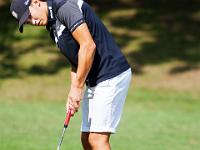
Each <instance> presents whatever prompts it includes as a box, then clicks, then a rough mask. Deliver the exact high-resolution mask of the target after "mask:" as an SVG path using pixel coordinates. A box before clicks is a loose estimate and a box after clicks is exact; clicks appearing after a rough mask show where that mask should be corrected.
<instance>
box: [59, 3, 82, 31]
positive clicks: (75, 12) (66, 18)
mask: <svg viewBox="0 0 200 150" xmlns="http://www.w3.org/2000/svg"><path fill="white" fill-rule="evenodd" d="M57 17H58V19H59V21H60V22H61V23H62V24H63V25H65V26H66V27H67V28H68V29H69V30H70V31H71V32H73V31H74V30H75V29H76V28H77V27H78V26H79V25H81V24H82V23H84V22H85V21H84V18H83V14H82V10H81V5H80V3H78V1H77V0H68V1H67V2H66V3H65V4H64V5H63V6H61V7H60V8H59V10H58V12H57Z"/></svg>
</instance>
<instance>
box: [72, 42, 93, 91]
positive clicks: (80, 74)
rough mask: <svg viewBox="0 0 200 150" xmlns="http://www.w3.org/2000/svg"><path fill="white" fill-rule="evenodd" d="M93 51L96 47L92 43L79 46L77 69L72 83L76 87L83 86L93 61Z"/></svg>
mask: <svg viewBox="0 0 200 150" xmlns="http://www.w3.org/2000/svg"><path fill="white" fill-rule="evenodd" d="M95 49H96V46H95V44H94V43H93V42H90V43H87V44H84V45H81V46H80V49H79V53H78V68H77V73H76V78H75V80H74V82H73V84H74V85H75V86H76V87H80V88H82V87H83V86H84V83H85V80H86V77H87V75H88V73H89V71H90V69H91V66H92V63H93V60H94V55H95Z"/></svg>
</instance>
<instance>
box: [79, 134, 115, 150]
mask: <svg viewBox="0 0 200 150" xmlns="http://www.w3.org/2000/svg"><path fill="white" fill-rule="evenodd" d="M109 139H110V133H108V132H102V133H96V132H82V135H81V141H82V145H83V149H84V150H111V147H110V143H109Z"/></svg>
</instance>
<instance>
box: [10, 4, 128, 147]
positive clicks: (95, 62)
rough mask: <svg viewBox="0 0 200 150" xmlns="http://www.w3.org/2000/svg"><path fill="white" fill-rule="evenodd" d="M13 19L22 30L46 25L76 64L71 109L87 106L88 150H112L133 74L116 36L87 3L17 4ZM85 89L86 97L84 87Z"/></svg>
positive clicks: (84, 132) (84, 115)
mask: <svg viewBox="0 0 200 150" xmlns="http://www.w3.org/2000/svg"><path fill="white" fill-rule="evenodd" d="M10 11H11V14H12V15H13V17H14V18H15V19H16V20H17V21H18V24H19V31H20V32H23V25H24V24H30V25H34V26H46V28H47V30H48V31H49V33H50V36H51V38H52V39H53V40H54V41H55V43H56V44H57V46H58V48H59V49H60V51H61V53H62V54H63V55H64V56H65V57H66V59H67V60H68V61H69V63H70V65H71V89H70V91H69V94H68V98H67V103H66V109H67V111H69V109H70V110H72V111H71V112H72V115H74V113H75V112H77V111H78V108H79V106H80V102H81V101H82V125H81V133H82V134H81V141H82V145H83V149H84V150H110V149H111V147H110V144H109V138H110V135H111V133H115V132H116V128H117V126H118V124H119V121H120V118H121V114H122V109H123V105H124V101H125V98H126V95H127V91H128V87H129V84H130V81H131V69H130V66H129V64H128V63H127V61H126V59H125V57H124V56H123V54H122V53H121V51H120V49H119V47H118V46H117V45H116V43H115V41H114V40H113V38H112V36H111V34H110V33H109V32H108V30H107V29H106V27H105V26H104V25H103V23H102V22H101V21H100V19H99V18H98V17H97V16H96V14H95V13H94V11H93V10H92V9H91V7H90V6H89V5H88V4H87V3H86V2H84V1H82V0H47V1H46V0H13V1H12V3H11V7H10ZM85 84H86V88H85V92H84V94H83V89H84V85H85Z"/></svg>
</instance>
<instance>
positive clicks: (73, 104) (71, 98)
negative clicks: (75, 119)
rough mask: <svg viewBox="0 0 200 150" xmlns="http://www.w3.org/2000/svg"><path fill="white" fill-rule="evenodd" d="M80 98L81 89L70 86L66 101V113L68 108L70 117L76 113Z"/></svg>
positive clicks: (81, 94) (81, 95)
mask: <svg viewBox="0 0 200 150" xmlns="http://www.w3.org/2000/svg"><path fill="white" fill-rule="evenodd" d="M82 97H83V88H79V87H76V86H73V85H72V86H71V89H70V92H69V95H68V99H67V111H68V109H69V108H68V107H70V109H71V113H72V116H73V115H74V114H75V112H77V111H78V109H79V106H80V102H81V100H82Z"/></svg>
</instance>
